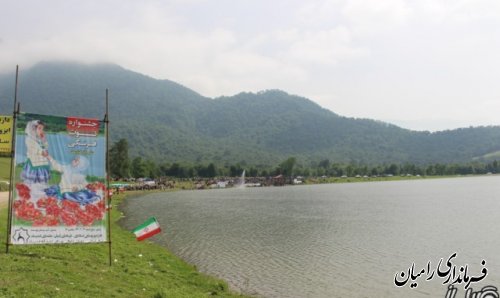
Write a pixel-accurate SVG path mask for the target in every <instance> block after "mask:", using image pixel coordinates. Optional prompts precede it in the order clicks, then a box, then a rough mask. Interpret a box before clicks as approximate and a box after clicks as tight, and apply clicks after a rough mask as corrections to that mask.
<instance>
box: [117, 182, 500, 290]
mask: <svg viewBox="0 0 500 298" xmlns="http://www.w3.org/2000/svg"><path fill="white" fill-rule="evenodd" d="M123 207H124V209H123V210H124V212H125V214H126V217H125V218H124V220H123V222H122V223H123V226H124V227H125V228H127V229H130V230H131V229H132V228H134V227H135V226H137V225H139V224H140V223H142V222H143V221H144V220H146V219H147V218H148V217H149V216H156V217H157V219H158V221H159V222H160V224H161V226H162V230H163V232H162V233H161V234H159V235H157V236H155V237H154V238H152V240H153V241H155V242H157V243H159V244H161V245H163V246H165V247H167V248H168V249H169V250H171V251H172V252H174V253H175V254H177V255H178V256H180V257H181V258H183V259H184V260H186V261H187V262H189V263H191V264H194V265H196V266H197V268H198V270H200V271H201V272H205V273H208V274H211V275H214V276H217V277H220V278H222V279H224V280H226V281H227V282H228V283H229V285H230V287H231V288H232V289H234V290H237V291H242V292H244V293H247V294H252V295H256V296H259V297H260V296H263V297H443V298H444V297H445V295H446V292H447V289H448V284H445V285H443V283H445V281H446V277H439V276H438V275H437V272H436V270H435V269H436V267H437V265H438V262H439V261H440V259H443V263H442V265H441V269H440V270H441V271H445V269H447V266H446V262H447V260H448V259H449V258H450V257H451V256H452V254H453V253H456V257H455V258H452V259H451V262H452V264H453V266H456V274H455V276H459V272H460V271H459V269H460V267H465V265H467V267H468V275H469V276H473V277H481V276H483V274H482V273H481V270H482V269H483V268H487V275H486V277H484V278H483V279H482V280H481V281H480V282H477V283H471V285H470V287H471V288H473V289H474V291H477V290H480V289H481V288H482V287H484V286H488V285H493V286H495V287H500V233H499V232H498V230H499V227H500V216H499V210H500V176H483V177H464V178H450V179H422V180H408V181H388V182H368V183H346V184H328V185H326V184H324V185H303V186H287V187H267V188H244V189H221V190H203V191H179V192H170V193H156V194H150V195H146V196H143V197H136V198H130V199H128V200H127V201H126V203H125V204H124V206H123ZM483 260H485V265H482V264H481V262H482V261H483ZM429 261H430V264H429V266H428V263H429ZM413 263H415V266H414V268H415V270H414V271H415V275H416V274H417V273H418V272H420V270H421V269H423V268H427V267H429V268H430V269H429V270H428V271H429V272H425V273H424V274H422V276H420V277H418V278H416V279H415V281H414V282H416V283H417V287H415V288H411V287H410V283H411V280H410V281H408V282H407V283H406V284H405V285H404V286H402V287H396V285H395V281H394V279H395V275H396V274H399V273H401V272H402V271H404V272H405V273H406V274H407V273H408V269H409V268H410V267H411V266H412V264H413ZM417 271H418V272H417ZM426 271H427V269H426ZM431 271H435V273H436V274H434V275H433V276H431V275H430V273H431ZM451 274H452V272H451V271H450V272H449V274H448V277H451ZM462 275H463V274H462ZM427 279H429V280H427ZM398 280H399V276H398ZM401 280H404V279H401ZM455 286H456V288H457V291H458V293H457V295H456V297H464V296H465V289H464V283H463V282H462V283H458V282H457V284H456V285H455Z"/></svg>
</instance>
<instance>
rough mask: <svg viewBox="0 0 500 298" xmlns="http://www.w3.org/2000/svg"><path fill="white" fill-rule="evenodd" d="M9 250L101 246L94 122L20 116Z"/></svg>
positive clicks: (101, 143) (101, 132) (100, 159)
mask: <svg viewBox="0 0 500 298" xmlns="http://www.w3.org/2000/svg"><path fill="white" fill-rule="evenodd" d="M15 134H16V145H15V146H16V148H15V157H14V164H15V168H14V178H13V179H14V194H13V202H12V210H11V211H12V217H11V220H12V221H11V231H10V232H11V239H10V240H11V243H12V244H44V243H89V242H106V241H107V230H106V227H107V225H106V220H107V214H106V208H105V206H106V202H105V200H106V197H105V191H106V189H105V184H104V182H105V181H106V171H105V166H106V135H105V124H104V122H103V121H100V120H97V119H87V118H77V117H57V116H48V115H37V114H27V113H20V114H19V117H18V118H17V123H16V130H15Z"/></svg>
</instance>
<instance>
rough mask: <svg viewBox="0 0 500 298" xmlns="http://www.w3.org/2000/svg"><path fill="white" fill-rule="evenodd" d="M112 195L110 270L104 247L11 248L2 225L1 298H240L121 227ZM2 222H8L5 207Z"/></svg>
mask: <svg viewBox="0 0 500 298" xmlns="http://www.w3.org/2000/svg"><path fill="white" fill-rule="evenodd" d="M124 198H125V195H123V194H121V195H116V196H114V197H113V209H112V216H111V218H112V230H111V231H112V259H113V261H112V263H113V264H112V266H109V265H108V245H107V244H73V245H31V246H10V248H9V250H10V251H9V253H8V254H6V253H5V240H6V239H5V238H6V236H5V235H6V225H5V224H1V225H0V236H1V238H0V249H1V250H2V252H0V296H1V297H94V296H95V297H158V298H159V297H208V296H211V297H241V296H240V295H238V294H234V293H231V292H229V291H228V287H227V284H226V283H225V282H224V281H221V280H218V279H215V278H212V277H209V276H206V275H203V274H201V273H199V272H197V271H196V269H195V268H194V267H193V266H191V265H189V264H186V263H185V262H184V261H182V260H181V259H179V258H178V257H176V256H174V255H173V254H171V253H170V252H169V251H167V250H166V249H164V248H163V247H160V246H158V245H156V244H154V243H152V242H149V241H147V240H146V241H143V242H138V241H136V240H135V237H134V235H133V234H132V233H131V232H130V231H126V230H123V229H121V228H120V227H119V226H118V224H117V221H118V219H119V218H120V217H121V213H120V212H119V211H118V210H117V206H118V205H119V204H120V203H121V202H122V201H123V199H124ZM0 212H1V214H0V222H1V223H6V222H7V210H6V208H3V209H2V210H1V211H0Z"/></svg>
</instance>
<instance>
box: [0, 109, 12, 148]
mask: <svg viewBox="0 0 500 298" xmlns="http://www.w3.org/2000/svg"><path fill="white" fill-rule="evenodd" d="M11 146H12V116H2V115H0V152H3V153H10V152H11V148H12V147H11Z"/></svg>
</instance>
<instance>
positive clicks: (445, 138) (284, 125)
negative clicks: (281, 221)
mask: <svg viewBox="0 0 500 298" xmlns="http://www.w3.org/2000/svg"><path fill="white" fill-rule="evenodd" d="M14 78H15V76H14V74H13V73H9V74H3V75H0V113H1V114H10V113H12V108H13V94H14ZM19 79H20V82H19V96H18V100H19V102H20V103H21V111H23V112H30V113H40V114H53V115H63V116H83V117H94V118H102V117H103V116H104V97H105V89H106V88H109V90H110V135H111V138H112V141H116V140H118V139H120V138H126V139H127V140H128V143H129V146H130V153H131V155H132V156H142V157H145V158H149V159H153V160H155V161H157V162H192V163H200V162H201V163H204V162H215V163H216V164H226V163H236V162H243V161H245V162H246V163H247V164H254V165H269V164H271V163H276V162H279V161H282V160H283V159H285V158H287V157H289V156H295V157H297V158H298V159H299V160H301V161H303V162H314V161H319V160H322V159H329V160H330V161H332V162H354V163H366V164H375V163H378V164H380V163H393V162H395V163H404V162H411V163H417V164H427V163H434V162H440V163H449V162H468V161H471V160H473V159H476V160H477V158H481V157H482V156H486V157H488V156H496V155H492V154H490V155H488V154H489V153H492V152H496V151H499V150H500V127H493V126H491V127H476V128H463V129H455V130H448V131H442V132H436V133H429V132H416V131H410V130H406V129H402V128H400V127H397V126H395V125H391V124H388V123H383V122H379V121H374V120H369V119H354V118H346V117H342V116H339V115H337V114H335V113H333V112H331V111H329V110H326V109H323V108H321V107H320V106H318V105H317V104H315V103H313V102H312V101H310V100H308V99H306V98H303V97H299V96H293V95H289V94H287V93H285V92H283V91H278V90H270V91H263V92H259V93H256V94H255V93H240V94H237V95H235V96H231V97H219V98H215V99H211V98H207V97H204V96H202V95H200V94H198V93H196V92H195V91H192V90H190V89H188V88H186V87H184V86H181V85H179V84H177V83H175V82H172V81H168V80H156V79H153V78H150V77H148V76H145V75H142V74H139V73H136V72H132V71H129V70H126V69H123V68H122V67H120V66H116V65H111V64H99V65H83V64H78V63H67V62H64V63H63V62H50V63H40V64H38V65H36V66H34V67H32V68H30V69H26V70H21V72H20V77H19Z"/></svg>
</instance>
